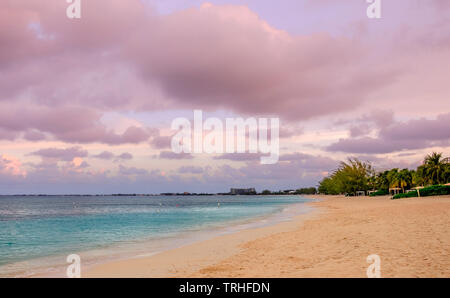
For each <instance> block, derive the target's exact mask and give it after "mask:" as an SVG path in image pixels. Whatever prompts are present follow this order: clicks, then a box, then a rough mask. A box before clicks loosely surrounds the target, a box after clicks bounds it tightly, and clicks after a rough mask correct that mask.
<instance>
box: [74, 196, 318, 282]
mask: <svg viewBox="0 0 450 298" xmlns="http://www.w3.org/2000/svg"><path fill="white" fill-rule="evenodd" d="M302 197H304V198H308V199H312V198H310V197H308V196H305V195H302ZM313 203H315V202H306V203H300V204H293V205H291V206H288V207H290V208H295V207H300V208H299V210H298V211H297V214H295V215H290V216H288V218H285V219H283V220H278V221H276V222H272V223H268V224H265V225H263V226H256V227H254V226H253V227H252V225H254V224H255V223H256V222H257V221H259V220H261V217H260V218H254V219H252V220H249V221H248V223H247V224H248V225H250V227H244V228H243V229H237V230H236V228H237V227H238V226H240V225H242V224H239V225H234V226H231V227H230V228H231V229H234V231H229V232H226V233H219V234H215V235H211V237H209V238H207V239H203V240H199V241H195V242H193V243H188V244H186V245H182V246H179V247H176V248H173V249H169V250H164V251H161V252H158V253H155V254H154V255H152V256H148V257H143V258H142V257H133V258H126V259H122V260H116V261H111V262H106V263H102V264H98V265H95V266H91V267H90V268H89V269H88V270H87V271H86V272H85V273H84V274H82V277H87V278H98V277H112V278H117V277H130V278H141V277H151V278H163V277H185V276H186V275H189V274H192V273H193V271H195V269H198V270H200V269H201V268H203V266H207V265H211V264H214V263H215V262H216V261H217V259H223V258H226V257H230V256H232V255H233V254H234V253H237V252H239V249H240V246H241V245H243V244H245V243H246V242H247V241H251V240H256V239H258V238H261V237H266V236H269V235H271V234H276V233H278V232H279V230H280V229H282V230H286V231H290V230H294V229H295V228H297V227H298V225H299V224H300V225H301V224H302V221H303V220H306V219H308V218H312V217H314V216H317V215H318V214H319V213H320V210H319V208H316V207H314V206H312V205H311V204H313ZM305 206H306V208H305ZM305 211H306V212H305ZM282 212H283V211H281V212H277V213H275V214H272V215H270V216H269V217H276V216H279V215H280V213H282ZM265 218H266V219H267V216H266V217H265ZM244 225H246V224H244ZM216 232H217V231H216ZM136 266H137V267H136Z"/></svg>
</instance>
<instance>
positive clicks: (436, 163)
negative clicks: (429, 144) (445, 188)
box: [423, 152, 450, 184]
mask: <svg viewBox="0 0 450 298" xmlns="http://www.w3.org/2000/svg"><path fill="white" fill-rule="evenodd" d="M423 166H424V174H425V179H426V180H427V182H428V183H430V184H441V183H445V182H446V181H447V180H448V177H447V176H448V171H449V170H448V167H449V166H450V164H449V158H443V157H442V153H437V152H433V153H432V154H429V155H427V156H426V157H425V160H424V162H423Z"/></svg>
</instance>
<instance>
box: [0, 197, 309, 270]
mask: <svg viewBox="0 0 450 298" xmlns="http://www.w3.org/2000/svg"><path fill="white" fill-rule="evenodd" d="M309 201H310V200H309V199H306V198H303V197H300V196H151V197H139V196H136V197H135V196H132V197H125V196H99V197H95V196H73V197H70V196H51V197H48V196H47V197H46V196H42V197H38V196H2V197H0V276H27V275H32V274H35V273H38V272H40V270H43V268H46V270H49V268H51V267H52V266H55V267H56V266H57V265H58V264H59V265H60V266H62V265H63V264H64V262H65V256H67V255H68V254H72V253H77V254H80V253H81V254H83V253H84V252H86V253H85V255H86V256H89V257H86V258H89V261H90V262H92V263H95V262H99V261H100V259H102V258H103V259H104V258H105V256H109V257H111V258H114V257H117V255H125V252H129V253H132V254H135V255H136V254H141V255H144V254H152V253H154V252H157V251H161V250H163V249H167V248H170V247H175V246H177V245H182V244H183V243H188V242H189V241H194V240H201V239H204V238H205V237H209V236H211V235H213V234H214V235H216V234H217V231H220V232H221V233H226V232H232V231H235V230H238V229H239V228H248V227H253V226H258V225H265V224H271V223H273V222H277V221H282V220H286V219H287V218H288V217H289V216H292V215H294V213H295V214H298V213H303V212H308V210H309V207H307V206H306V205H305V204H302V203H305V202H309ZM293 206H296V207H295V208H296V209H295V211H292V210H291V209H290V208H291V207H293ZM289 210H291V211H292V212H289ZM213 231H214V232H213ZM113 251H114V252H115V253H116V254H114V253H112V252H113ZM89 252H90V253H89ZM105 252H107V253H105Z"/></svg>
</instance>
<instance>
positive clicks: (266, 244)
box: [82, 196, 450, 278]
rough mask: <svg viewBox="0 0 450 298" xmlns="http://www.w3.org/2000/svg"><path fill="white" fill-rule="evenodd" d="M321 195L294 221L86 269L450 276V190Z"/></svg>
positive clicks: (153, 273)
mask: <svg viewBox="0 0 450 298" xmlns="http://www.w3.org/2000/svg"><path fill="white" fill-rule="evenodd" d="M306 197H308V198H316V199H317V198H319V199H321V200H319V201H318V202H311V203H307V204H308V205H311V206H313V207H314V208H315V210H314V211H312V212H310V213H308V214H304V215H300V216H296V217H294V218H293V219H292V220H291V221H289V222H283V223H279V224H276V225H274V226H269V227H263V228H258V229H249V230H242V231H239V232H236V233H233V234H229V235H223V236H218V237H214V238H212V239H209V240H206V241H201V242H197V243H193V244H190V245H187V246H183V247H180V248H176V249H173V250H169V251H164V252H162V253H159V254H157V255H153V256H151V257H145V258H138V259H126V260H120V261H115V262H109V263H105V264H102V265H98V266H94V267H92V268H90V269H89V270H87V271H86V272H84V274H82V276H83V277H88V278H91V277H94V278H95V277H224V278H233V277H366V270H367V267H368V265H369V264H368V263H367V262H366V258H367V256H368V255H370V254H378V255H380V258H381V264H382V265H381V271H382V276H383V277H450V233H449V232H447V228H448V226H450V196H441V197H427V198H412V199H403V200H395V201H392V200H390V197H377V198H367V197H366V198H361V197H358V198H345V197H342V196H306Z"/></svg>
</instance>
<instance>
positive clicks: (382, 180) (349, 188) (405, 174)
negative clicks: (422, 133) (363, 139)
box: [318, 152, 450, 198]
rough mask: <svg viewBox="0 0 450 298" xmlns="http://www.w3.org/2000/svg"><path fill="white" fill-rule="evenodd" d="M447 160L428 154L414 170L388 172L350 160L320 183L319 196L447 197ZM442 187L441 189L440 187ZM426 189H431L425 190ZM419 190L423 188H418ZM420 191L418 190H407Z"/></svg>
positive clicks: (449, 176)
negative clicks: (392, 192)
mask: <svg viewBox="0 0 450 298" xmlns="http://www.w3.org/2000/svg"><path fill="white" fill-rule="evenodd" d="M449 160H450V159H449V158H448V157H447V158H444V157H443V154H442V153H436V152H433V153H431V154H429V155H427V156H426V157H425V159H424V161H423V163H422V165H420V166H419V167H418V168H417V169H415V170H410V169H398V168H394V169H390V170H385V171H382V172H376V171H375V170H374V168H373V167H372V165H371V163H370V162H363V161H360V160H358V159H356V158H353V159H352V158H350V159H349V160H348V161H347V162H341V163H340V165H339V167H338V168H337V169H336V170H335V171H334V172H333V173H332V174H331V175H330V176H328V177H326V178H324V179H323V180H322V181H320V183H319V188H318V190H319V193H322V194H330V195H338V194H346V195H350V196H353V195H357V194H358V192H364V193H367V192H369V191H370V192H371V194H370V195H371V196H380V195H388V194H389V193H390V190H392V189H394V190H395V192H398V193H401V195H400V196H397V197H398V198H400V197H408V196H414V194H415V196H419V193H420V195H421V196H422V194H423V196H426V195H442V194H450V191H449V189H450V187H449V186H444V185H442V184H446V183H449V182H450V161H449ZM440 185H441V186H440ZM426 186H432V187H431V188H430V187H426ZM422 187H426V188H423V189H420V188H422ZM413 188H419V193H418V192H417V191H410V192H408V190H412V189H413Z"/></svg>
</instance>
